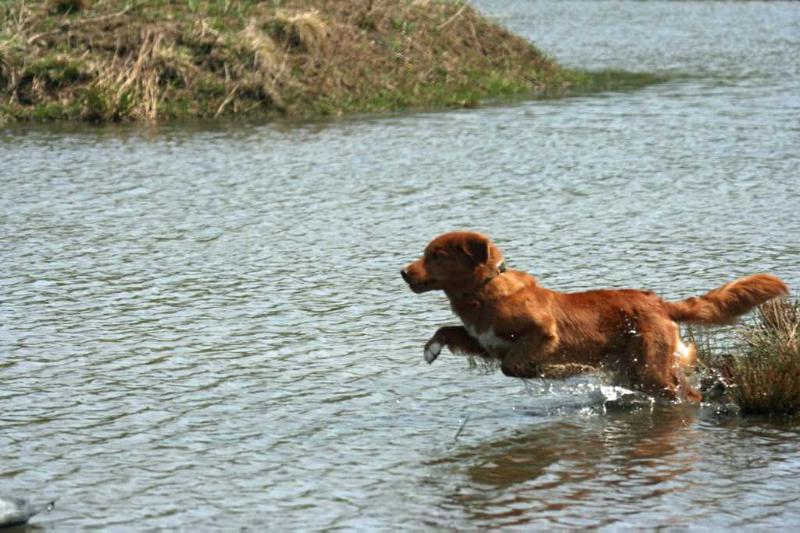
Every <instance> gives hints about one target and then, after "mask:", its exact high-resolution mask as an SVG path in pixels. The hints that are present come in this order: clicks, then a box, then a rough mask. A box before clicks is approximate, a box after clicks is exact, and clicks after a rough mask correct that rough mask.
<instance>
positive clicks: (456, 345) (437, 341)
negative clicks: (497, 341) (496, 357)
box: [424, 326, 489, 363]
mask: <svg viewBox="0 0 800 533" xmlns="http://www.w3.org/2000/svg"><path fill="white" fill-rule="evenodd" d="M445 346H447V349H448V350H450V351H451V352H453V353H460V354H465V355H480V356H482V357H489V354H488V353H486V350H484V349H483V347H482V346H481V345H480V343H479V342H478V341H477V340H476V339H475V338H474V337H472V336H470V334H469V333H467V330H466V329H464V327H463V326H445V327H442V328H439V329H438V330H437V331H436V333H435V334H434V335H433V337H431V338H430V340H429V341H428V342H427V343H426V344H425V352H424V357H425V361H427V362H428V363H432V362H433V361H435V360H436V358H437V357H439V354H440V353H441V352H442V348H443V347H445Z"/></svg>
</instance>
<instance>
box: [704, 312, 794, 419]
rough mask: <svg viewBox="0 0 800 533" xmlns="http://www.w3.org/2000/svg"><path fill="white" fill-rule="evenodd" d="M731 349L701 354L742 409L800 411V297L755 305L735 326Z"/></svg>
mask: <svg viewBox="0 0 800 533" xmlns="http://www.w3.org/2000/svg"><path fill="white" fill-rule="evenodd" d="M736 340H737V342H736V346H735V349H734V351H733V353H731V354H729V355H724V356H719V355H714V354H713V353H711V350H710V345H709V344H708V343H701V344H700V348H701V349H700V356H701V359H702V360H703V361H704V363H705V364H707V365H708V366H709V367H710V368H711V369H713V370H715V371H716V372H717V373H718V374H719V375H720V376H721V377H722V379H723V380H724V382H725V383H726V384H727V390H726V393H727V395H728V396H729V397H730V399H731V400H733V401H734V402H735V403H736V404H737V405H738V406H739V408H740V410H741V412H742V413H743V414H797V413H800V299H798V300H794V301H790V300H786V299H778V300H772V301H770V302H767V303H766V304H764V305H762V306H760V307H759V312H758V315H757V317H756V319H755V321H754V322H752V323H749V324H745V325H742V326H741V327H740V328H739V329H738V330H737V339H736Z"/></svg>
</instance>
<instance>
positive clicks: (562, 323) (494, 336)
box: [401, 231, 788, 402]
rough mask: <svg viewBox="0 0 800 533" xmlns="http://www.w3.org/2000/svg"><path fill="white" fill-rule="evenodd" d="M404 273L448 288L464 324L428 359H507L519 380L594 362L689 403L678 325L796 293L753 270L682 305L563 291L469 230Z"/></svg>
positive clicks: (696, 397)
mask: <svg viewBox="0 0 800 533" xmlns="http://www.w3.org/2000/svg"><path fill="white" fill-rule="evenodd" d="M401 274H402V276H403V279H404V280H405V281H406V283H408V286H409V287H410V288H411V290H412V291H414V292H415V293H422V292H427V291H432V290H442V291H444V293H445V294H446V295H447V298H448V299H449V300H450V306H451V308H452V309H453V311H454V312H455V314H456V315H458V317H459V318H460V319H461V322H462V323H463V326H446V327H442V328H439V330H438V331H436V333H435V334H434V335H433V337H431V339H430V340H429V341H428V342H427V344H426V345H425V351H424V356H425V360H426V361H427V362H428V363H432V362H433V361H434V360H435V359H436V358H437V357H438V356H439V353H440V352H441V350H442V347H444V346H446V347H447V348H448V349H449V350H450V351H451V352H453V353H463V354H473V355H478V356H482V357H488V358H492V359H496V360H499V361H500V368H501V369H502V371H503V373H504V374H505V375H507V376H514V377H521V378H531V377H538V376H540V375H542V373H543V371H544V369H545V368H547V367H549V366H557V365H577V366H589V367H594V368H602V369H605V370H608V371H611V372H612V373H614V374H615V375H616V376H617V378H618V380H619V381H620V383H624V384H626V385H627V386H631V387H634V388H637V389H639V390H641V391H643V392H645V393H647V394H651V395H657V396H661V397H664V398H667V399H671V400H672V399H678V398H680V399H685V400H687V401H691V402H698V401H700V400H701V395H700V393H698V392H697V391H696V390H695V389H694V388H692V387H691V386H690V385H689V384H688V383H686V381H685V379H684V373H683V369H684V368H693V367H694V365H695V361H696V348H695V346H694V345H693V344H691V343H684V342H683V341H681V339H680V336H679V329H678V324H677V323H679V322H687V323H691V324H699V325H704V326H710V325H721V324H729V323H731V322H733V321H734V320H735V319H736V318H737V317H738V316H739V315H742V314H744V313H746V312H748V311H750V310H751V309H752V308H754V307H756V306H758V305H760V304H762V303H764V302H766V301H768V300H770V299H772V298H775V297H777V296H780V295H783V294H786V293H787V292H788V288H787V286H786V284H784V283H783V281H781V280H780V279H778V278H777V277H775V276H772V275H769V274H755V275H752V276H747V277H744V278H740V279H737V280H735V281H732V282H730V283H728V284H726V285H723V286H722V287H719V288H717V289H714V290H712V291H710V292H708V293H707V294H705V295H703V296H698V297H692V298H688V299H686V300H683V301H680V302H667V301H664V300H662V299H661V298H660V297H659V296H658V295H656V294H655V293H653V292H650V291H642V290H632V289H623V290H616V289H607V290H592V291H585V292H576V293H561V292H557V291H553V290H550V289H546V288H544V287H542V286H541V285H539V283H538V282H537V280H536V278H535V277H533V276H531V275H530V274H527V273H525V272H521V271H517V270H511V269H507V268H506V266H505V262H504V260H503V253H502V252H501V251H500V249H499V248H498V247H497V246H495V245H494V244H493V243H492V242H491V241H490V240H489V238H488V237H486V236H485V235H482V234H480V233H475V232H470V231H457V232H451V233H445V234H444V235H440V236H439V237H437V238H435V239H434V240H433V241H431V243H430V244H428V246H427V247H426V248H425V252H424V254H423V255H422V257H421V258H420V259H418V260H417V261H414V262H413V263H411V264H409V265H408V266H406V267H405V268H404V269H402V271H401Z"/></svg>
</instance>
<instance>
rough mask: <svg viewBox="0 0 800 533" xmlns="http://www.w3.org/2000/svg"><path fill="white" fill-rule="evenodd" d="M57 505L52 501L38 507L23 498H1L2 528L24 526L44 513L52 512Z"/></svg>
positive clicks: (0, 525) (0, 524)
mask: <svg viewBox="0 0 800 533" xmlns="http://www.w3.org/2000/svg"><path fill="white" fill-rule="evenodd" d="M55 504H56V502H55V501H51V502H48V503H44V504H41V505H36V504H32V503H31V502H29V501H28V500H26V499H23V498H15V497H13V496H0V527H9V526H16V525H19V524H24V523H26V522H27V521H28V520H30V519H31V517H32V516H34V515H36V514H38V513H41V512H42V511H52V510H53V507H55Z"/></svg>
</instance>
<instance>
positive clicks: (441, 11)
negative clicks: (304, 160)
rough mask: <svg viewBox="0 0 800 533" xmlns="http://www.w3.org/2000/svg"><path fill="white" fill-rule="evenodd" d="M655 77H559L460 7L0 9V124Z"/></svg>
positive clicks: (302, 4)
mask: <svg viewBox="0 0 800 533" xmlns="http://www.w3.org/2000/svg"><path fill="white" fill-rule="evenodd" d="M653 81H658V80H657V79H655V78H652V77H647V76H644V77H642V76H637V75H634V76H630V75H628V74H625V73H622V74H620V73H614V72H606V73H599V74H597V75H593V74H587V73H577V72H572V71H567V70H564V69H561V68H560V67H559V66H558V65H557V64H556V63H555V62H554V61H552V60H551V59H549V58H547V57H546V56H545V55H543V54H542V53H541V52H540V51H539V50H537V49H536V48H535V47H534V46H533V45H532V44H531V43H529V42H528V41H526V40H524V39H522V38H520V37H517V36H515V35H513V34H511V33H510V32H508V31H507V30H505V29H504V28H502V27H500V26H498V25H496V24H494V23H492V22H490V21H489V20H487V19H486V18H484V17H482V16H481V15H480V14H478V13H477V12H476V11H475V10H474V9H473V8H471V7H470V6H469V5H467V4H465V3H463V2H461V1H446V0H356V1H351V0H283V1H282V0H273V1H258V0H240V1H231V0H136V1H131V0H46V1H42V2H38V1H33V0H5V1H4V2H1V3H0V123H2V122H3V121H9V120H29V119H36V120H59V119H70V120H86V121H94V122H102V121H119V120H124V119H145V120H155V119H164V118H167V119H168V118H177V117H217V116H220V115H232V114H256V113H261V114H264V113H266V114H275V115H288V116H297V117H306V116H318V115H330V114H341V113H348V112H371V111H392V110H399V109H406V108H412V107H413V108H430V107H442V106H471V105H475V104H476V103H477V102H478V101H479V100H481V99H485V98H498V97H507V96H511V95H560V94H563V93H564V92H565V91H569V90H576V91H585V90H597V89H599V88H603V87H611V88H625V87H626V86H630V85H631V84H633V85H644V84H646V83H651V82H653Z"/></svg>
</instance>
